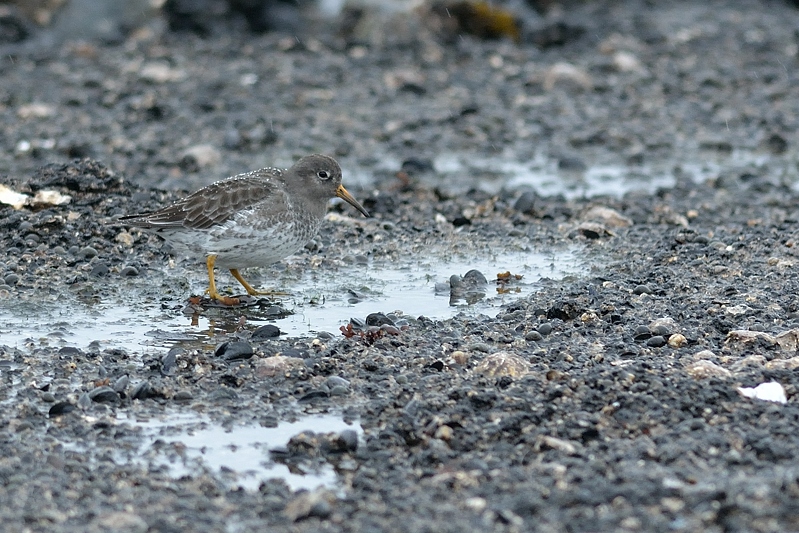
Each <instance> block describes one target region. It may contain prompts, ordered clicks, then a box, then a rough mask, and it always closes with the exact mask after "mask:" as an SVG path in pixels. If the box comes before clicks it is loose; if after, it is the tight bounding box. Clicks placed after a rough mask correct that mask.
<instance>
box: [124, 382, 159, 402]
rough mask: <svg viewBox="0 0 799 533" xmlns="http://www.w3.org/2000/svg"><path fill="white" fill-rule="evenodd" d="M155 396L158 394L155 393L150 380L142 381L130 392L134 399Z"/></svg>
mask: <svg viewBox="0 0 799 533" xmlns="http://www.w3.org/2000/svg"><path fill="white" fill-rule="evenodd" d="M153 396H156V394H155V393H154V391H153V388H152V386H151V385H150V382H148V381H142V382H140V383H139V384H138V385H136V386H135V387H134V388H133V391H132V392H131V393H130V397H131V398H133V399H134V400H146V399H147V398H152V397H153Z"/></svg>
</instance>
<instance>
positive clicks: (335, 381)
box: [325, 376, 350, 389]
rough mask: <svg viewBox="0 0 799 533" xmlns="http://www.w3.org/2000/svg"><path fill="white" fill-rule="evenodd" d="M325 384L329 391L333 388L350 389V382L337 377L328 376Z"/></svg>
mask: <svg viewBox="0 0 799 533" xmlns="http://www.w3.org/2000/svg"><path fill="white" fill-rule="evenodd" d="M325 384H326V385H327V386H328V387H329V388H331V389H332V388H333V387H346V388H349V387H350V382H349V381H347V380H346V379H344V378H342V377H339V376H330V377H329V378H327V380H326V381H325Z"/></svg>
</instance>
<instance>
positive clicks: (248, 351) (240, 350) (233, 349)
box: [214, 341, 253, 361]
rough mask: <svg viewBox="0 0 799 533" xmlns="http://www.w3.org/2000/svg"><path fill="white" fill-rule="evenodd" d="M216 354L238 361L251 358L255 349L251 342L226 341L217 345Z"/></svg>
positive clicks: (228, 359)
mask: <svg viewBox="0 0 799 533" xmlns="http://www.w3.org/2000/svg"><path fill="white" fill-rule="evenodd" d="M214 355H216V356H217V357H222V358H223V359H225V361H238V360H241V359H249V358H251V357H252V356H253V351H252V346H251V345H250V343H249V342H244V341H232V342H231V341H226V342H223V343H222V344H220V345H219V346H217V348H216V351H214Z"/></svg>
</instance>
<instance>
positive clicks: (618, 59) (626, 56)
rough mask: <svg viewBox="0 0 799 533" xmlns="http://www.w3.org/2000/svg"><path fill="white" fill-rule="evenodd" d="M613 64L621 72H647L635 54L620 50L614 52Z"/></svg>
mask: <svg viewBox="0 0 799 533" xmlns="http://www.w3.org/2000/svg"><path fill="white" fill-rule="evenodd" d="M613 66H614V67H616V70H618V71H619V72H645V69H644V67H643V65H641V62H640V61H639V60H638V58H637V57H635V56H634V55H633V54H631V53H629V52H624V51H619V52H616V53H615V54H613Z"/></svg>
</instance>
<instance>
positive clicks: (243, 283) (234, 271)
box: [230, 268, 288, 296]
mask: <svg viewBox="0 0 799 533" xmlns="http://www.w3.org/2000/svg"><path fill="white" fill-rule="evenodd" d="M230 273H231V274H233V277H234V278H236V279H237V280H238V281H239V283H241V286H242V287H244V289H245V290H246V291H247V294H249V295H250V296H258V295H261V296H286V295H287V294H288V293H286V292H276V291H259V290H256V289H254V288H253V286H252V285H250V284H249V283H247V281H246V280H245V279H244V278H243V277H241V274H239V270H238V269H237V268H231V269H230Z"/></svg>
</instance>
